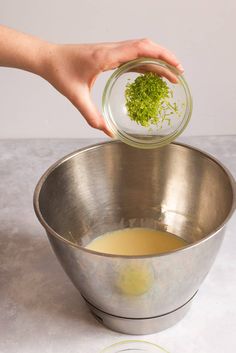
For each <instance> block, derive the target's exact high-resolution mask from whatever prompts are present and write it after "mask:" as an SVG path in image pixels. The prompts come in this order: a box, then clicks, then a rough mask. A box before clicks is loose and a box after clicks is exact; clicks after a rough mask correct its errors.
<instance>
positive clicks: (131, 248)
mask: <svg viewBox="0 0 236 353" xmlns="http://www.w3.org/2000/svg"><path fill="white" fill-rule="evenodd" d="M186 245H187V242H186V241H185V240H184V239H182V238H180V237H177V236H176V235H174V234H172V233H169V232H164V231H159V230H154V229H148V228H125V229H121V230H116V231H113V232H110V233H106V234H104V235H101V236H99V237H97V238H96V239H94V240H93V241H91V242H90V243H89V244H88V245H87V246H86V248H87V249H90V250H94V251H98V252H102V253H106V254H113V255H129V256H135V255H136V256H137V255H138V256H139V255H140V256H142V255H154V254H160V253H164V252H168V251H172V250H176V249H179V248H182V247H184V246H186Z"/></svg>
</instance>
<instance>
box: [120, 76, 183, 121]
mask: <svg viewBox="0 0 236 353" xmlns="http://www.w3.org/2000/svg"><path fill="white" fill-rule="evenodd" d="M125 98H126V108H127V112H128V115H129V117H130V119H131V120H133V121H135V122H136V123H137V124H140V125H142V126H144V127H150V126H151V125H157V127H159V128H162V124H163V123H166V124H167V125H168V126H170V125H171V118H172V116H173V115H177V116H179V111H178V106H177V104H176V103H175V102H174V103H171V102H170V100H171V99H172V98H173V91H172V90H171V89H170V87H169V86H168V85H167V83H166V82H165V81H164V80H163V79H162V78H161V77H160V76H158V75H157V74H155V73H153V72H147V73H144V74H141V75H139V76H138V77H136V79H135V80H134V81H133V82H128V83H127V84H126V89H125Z"/></svg>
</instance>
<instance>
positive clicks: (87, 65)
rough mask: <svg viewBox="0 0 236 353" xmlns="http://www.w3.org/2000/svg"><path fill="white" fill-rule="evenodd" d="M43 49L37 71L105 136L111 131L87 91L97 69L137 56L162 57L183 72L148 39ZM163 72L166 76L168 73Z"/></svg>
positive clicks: (49, 45) (176, 62)
mask: <svg viewBox="0 0 236 353" xmlns="http://www.w3.org/2000/svg"><path fill="white" fill-rule="evenodd" d="M46 53H47V54H46V55H44V60H43V61H42V65H41V66H42V67H41V68H40V70H39V74H40V75H41V76H42V77H43V78H44V79H46V80H47V81H48V82H49V83H51V84H52V85H53V86H54V87H55V88H56V89H57V90H58V91H59V92H61V93H62V94H63V95H64V96H65V97H67V98H68V99H69V100H70V101H71V103H72V104H73V105H74V106H75V107H76V108H77V109H78V110H79V111H80V112H81V114H82V115H83V116H84V118H85V119H86V120H87V122H88V124H89V125H90V126H92V127H94V128H96V129H100V130H102V131H104V132H105V133H106V134H107V135H109V136H112V133H111V131H110V130H109V129H108V127H107V126H106V123H105V121H104V119H103V117H102V115H101V113H100V112H99V111H98V109H97V107H96V106H95V104H94V103H93V101H92V99H91V94H90V93H91V89H92V86H93V84H94V82H95V80H96V78H97V76H98V75H99V74H100V73H102V72H104V71H108V70H112V69H115V68H117V67H119V66H120V65H121V64H123V63H125V62H127V61H130V60H134V59H137V58H140V57H150V58H155V59H160V60H163V61H165V62H166V63H168V64H170V65H172V66H174V67H176V68H177V69H178V70H179V71H180V72H181V73H182V72H183V68H182V66H181V64H180V63H179V61H178V59H177V58H176V57H175V56H174V55H173V54H172V53H171V52H170V51H168V50H167V49H165V48H163V47H161V46H160V45H158V44H156V43H154V42H152V41H150V40H149V39H140V40H128V41H122V42H116V43H100V44H74V45H73V44H66V45H60V44H58V45H55V44H48V46H47V50H46ZM163 75H164V76H166V75H167V78H168V73H166V74H165V73H163ZM169 79H170V80H171V76H170V77H169ZM172 82H174V78H173V79H172Z"/></svg>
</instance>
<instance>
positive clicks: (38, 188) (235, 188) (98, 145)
mask: <svg viewBox="0 0 236 353" xmlns="http://www.w3.org/2000/svg"><path fill="white" fill-rule="evenodd" d="M113 143H114V144H115V143H119V144H120V143H122V142H121V141H119V140H112V141H104V142H98V143H96V144H93V145H90V146H87V147H82V148H80V149H79V150H77V151H74V152H72V153H69V154H68V155H66V156H64V157H62V158H61V159H59V160H58V161H56V162H55V163H54V164H52V165H51V166H50V167H49V168H48V169H47V170H46V171H45V172H44V174H43V175H42V176H41V178H40V179H39V181H38V183H37V185H36V187H35V190H34V196H33V206H34V210H35V213H36V216H37V218H38V220H39V222H40V223H41V224H42V226H43V227H44V228H45V230H46V232H47V233H50V235H53V236H54V237H56V238H57V239H59V240H61V241H63V242H64V243H66V244H67V245H70V246H73V247H75V248H78V249H80V250H82V251H85V252H87V253H90V254H94V255H98V256H105V257H112V258H123V259H145V258H153V257H161V256H167V255H171V254H174V253H180V252H183V251H188V250H189V249H192V248H194V247H196V246H198V245H199V244H201V243H204V242H205V241H208V240H209V239H211V238H212V237H213V236H215V235H216V234H217V233H218V232H219V231H220V230H221V229H222V228H223V227H224V226H225V225H226V223H227V222H228V221H229V219H230V218H231V216H232V215H233V213H234V211H235V208H236V182H235V180H234V177H233V176H232V174H231V173H230V171H229V170H228V168H226V167H225V166H224V165H223V164H222V163H221V162H220V161H219V160H218V159H216V158H215V157H213V156H212V155H211V154H209V153H206V152H203V151H202V150H200V149H198V148H196V147H193V146H190V145H188V144H185V143H180V142H172V143H171V144H170V145H177V146H181V147H184V148H187V149H190V150H193V151H195V152H198V153H200V154H201V155H203V156H204V157H205V158H208V159H210V160H212V161H213V162H215V163H216V164H218V165H219V167H220V168H221V169H222V170H223V171H224V172H225V174H226V175H227V176H228V178H229V181H230V184H231V188H232V194H233V201H232V206H231V209H230V211H229V213H228V215H227V217H226V218H225V220H224V221H223V222H222V223H221V224H220V225H219V226H218V227H216V229H215V230H214V231H212V232H210V233H209V234H208V235H206V236H205V237H204V238H203V239H200V240H198V241H196V242H194V243H192V244H189V245H186V246H185V247H183V248H180V249H177V250H172V251H168V252H165V253H161V254H151V255H141V256H140V255H133V256H131V255H114V254H107V253H102V252H97V251H94V250H89V249H86V248H85V247H83V246H80V245H78V244H75V243H72V242H71V241H70V240H68V239H65V238H64V237H63V236H61V235H60V234H59V233H57V232H56V231H55V230H54V229H53V228H51V227H50V226H49V225H48V223H47V222H46V221H45V220H44V217H43V216H42V214H41V211H40V207H39V195H40V191H41V188H42V186H43V184H44V182H45V181H46V179H47V178H48V176H49V175H50V174H51V173H52V172H53V171H54V170H55V169H56V168H58V167H59V166H60V165H62V164H63V163H65V162H66V161H68V160H69V159H72V158H73V157H75V156H76V155H78V154H81V153H85V152H87V151H89V150H93V149H96V148H102V147H104V146H106V145H108V144H113ZM132 148H134V147H132Z"/></svg>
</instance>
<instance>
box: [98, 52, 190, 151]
mask: <svg viewBox="0 0 236 353" xmlns="http://www.w3.org/2000/svg"><path fill="white" fill-rule="evenodd" d="M141 64H151V65H158V66H161V67H164V68H168V69H169V70H170V71H171V72H173V73H174V74H175V75H177V76H178V79H179V84H180V85H181V86H182V87H183V90H184V93H185V97H186V110H185V113H184V117H183V119H182V121H181V123H180V125H179V126H178V127H177V128H176V129H175V130H174V131H173V132H172V133H171V134H168V135H166V136H164V137H161V138H158V139H151V140H149V142H147V140H144V139H143V140H142V139H138V138H135V137H133V136H131V135H129V134H127V133H126V132H125V131H123V130H121V129H120V128H119V126H118V125H117V124H116V122H115V120H114V119H113V117H112V115H111V113H110V110H109V96H110V93H111V91H112V88H113V86H114V84H115V83H116V81H117V80H118V79H119V77H120V76H121V75H122V74H124V73H126V72H129V71H130V70H131V69H133V68H135V67H136V66H139V65H141ZM192 109H193V102H192V96H191V93H190V89H189V86H188V84H187V81H186V80H185V78H184V76H183V75H182V74H181V73H180V72H179V71H178V70H177V69H176V68H175V67H174V66H171V65H169V64H167V63H166V62H164V61H162V60H159V59H154V58H138V59H135V60H131V61H128V62H127V63H125V64H123V65H121V66H120V67H118V68H117V69H116V70H115V71H114V72H113V74H112V75H111V76H110V77H109V79H108V81H107V83H106V85H105V88H104V91H103V96H102V111H103V116H104V119H105V121H106V123H107V125H108V127H109V129H110V130H111V131H112V133H113V134H114V136H115V137H117V138H118V139H119V140H121V141H122V142H124V143H126V144H128V145H130V146H133V147H139V148H144V149H150V148H156V147H161V146H164V145H166V144H168V143H170V142H172V141H173V140H175V139H176V138H177V137H178V136H179V135H180V134H181V133H182V132H183V131H184V129H185V128H186V126H187V125H188V123H189V120H190V118H191V115H192Z"/></svg>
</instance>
